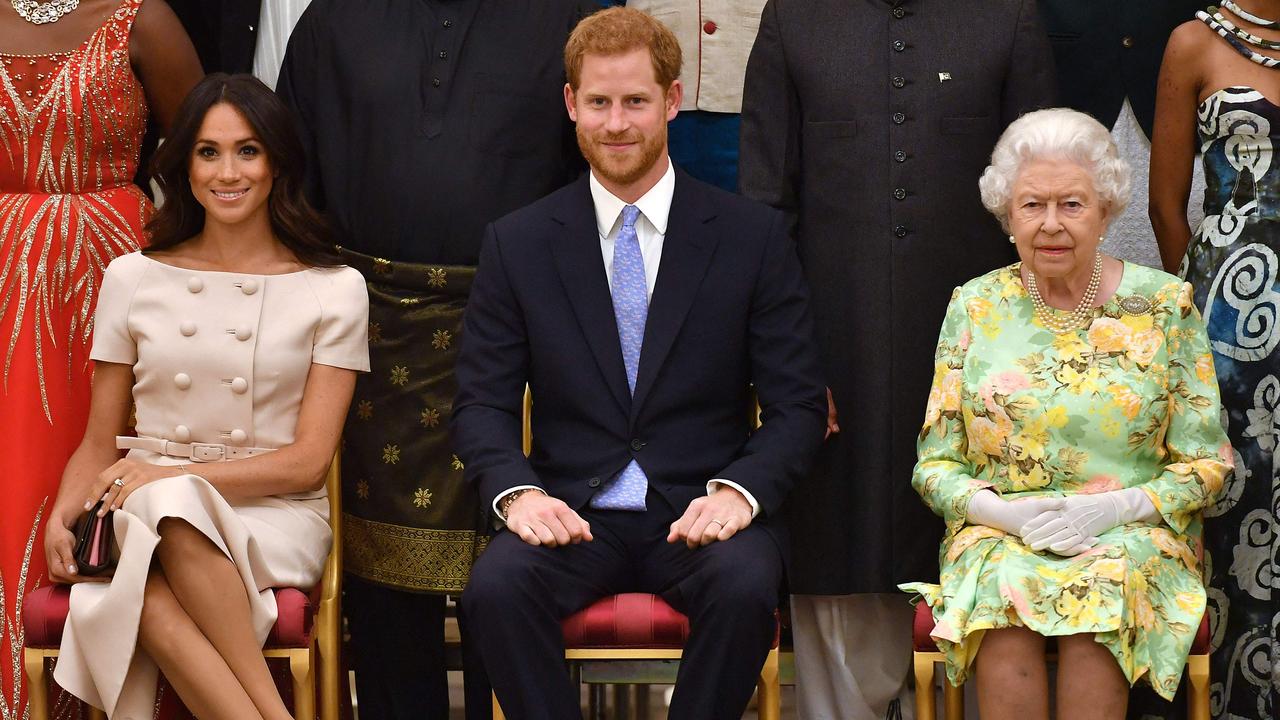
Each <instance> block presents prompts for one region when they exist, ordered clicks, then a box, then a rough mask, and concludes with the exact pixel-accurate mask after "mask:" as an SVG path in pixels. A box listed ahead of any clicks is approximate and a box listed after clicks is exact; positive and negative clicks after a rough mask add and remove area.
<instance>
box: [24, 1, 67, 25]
mask: <svg viewBox="0 0 1280 720" xmlns="http://www.w3.org/2000/svg"><path fill="white" fill-rule="evenodd" d="M10 4H11V5H13V11H14V12H16V13H18V16H19V17H21V18H22V19H23V20H26V21H27V22H29V23H31V24H33V25H43V24H45V23H52V22H58V21H59V20H61V19H62V16H63V15H66V14H67V13H69V12H71V11H72V10H75V9H76V6H77V5H79V4H80V0H52V2H44V3H42V2H37V0H10Z"/></svg>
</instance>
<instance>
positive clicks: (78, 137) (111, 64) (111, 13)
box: [0, 0, 200, 718]
mask: <svg viewBox="0 0 1280 720" xmlns="http://www.w3.org/2000/svg"><path fill="white" fill-rule="evenodd" d="M72 7H73V8H74V9H72V10H70V11H69V12H67V11H66V7H65V6H62V7H54V6H53V4H52V3H46V2H39V3H33V2H29V1H24V0H14V1H13V2H4V3H0V358H2V360H3V362H2V363H0V380H2V381H3V382H2V383H0V427H2V428H4V435H5V442H6V449H5V452H4V453H0V498H3V500H0V717H4V718H22V717H24V714H25V713H26V696H25V692H24V690H23V680H22V673H21V657H20V655H21V651H20V648H21V647H22V640H23V636H22V620H21V603H22V598H23V596H24V595H25V594H26V593H28V592H30V591H31V590H32V589H34V588H35V587H36V586H38V585H41V584H44V583H46V582H48V577H47V575H46V571H45V560H44V555H43V554H42V553H41V552H40V551H39V544H38V542H37V539H36V538H37V534H38V532H39V529H40V526H41V523H42V522H43V521H44V519H45V518H46V517H47V515H48V512H49V505H50V504H51V502H52V496H53V494H54V492H55V491H56V490H57V486H58V477H59V475H60V474H61V472H62V467H63V466H64V465H65V464H66V461H67V458H68V456H70V455H71V451H72V450H73V449H74V448H75V444H76V442H77V441H78V440H79V438H80V435H81V434H82V432H83V430H84V426H85V418H86V415H87V413H88V408H89V377H90V365H89V338H90V333H91V331H92V327H93V309H94V305H95V303H96V302H97V299H98V290H99V287H100V283H101V279H102V273H103V269H104V268H105V267H106V266H107V263H109V262H111V259H112V258H114V257H116V256H117V255H121V254H123V253H127V252H130V251H132V250H136V249H137V248H138V246H139V245H140V244H141V243H142V226H143V224H144V222H145V221H146V219H147V217H148V216H149V214H150V212H151V204H150V202H149V201H148V200H147V198H146V197H145V196H144V195H143V194H142V192H141V191H140V190H139V189H138V188H137V187H135V186H134V185H133V184H132V183H133V176H134V171H135V169H136V165H137V158H138V145H139V143H140V142H141V140H142V134H143V130H144V128H145V125H146V120H147V113H148V108H150V110H151V111H152V112H154V113H155V115H156V117H157V119H158V120H159V122H160V124H161V125H166V124H167V123H168V121H169V119H170V117H171V116H172V115H173V113H174V111H175V110H176V109H177V106H178V104H179V103H180V102H181V101H182V98H183V96H184V95H186V93H187V91H188V90H189V89H190V88H191V87H192V86H193V85H194V84H195V83H196V81H197V80H199V78H200V65H199V61H198V60H197V59H196V56H195V51H194V50H193V49H192V48H191V44H190V42H189V41H188V40H187V39H186V35H185V34H184V33H183V31H182V26H181V25H180V24H179V23H178V21H177V19H176V18H175V17H174V16H173V14H172V12H170V10H169V8H168V6H167V5H165V4H164V3H163V2H159V1H158V0H147V1H146V2H144V1H143V0H81V1H80V3H79V6H78V7H76V6H74V5H73V6H72ZM64 12H65V14H62V13H64ZM54 710H55V715H57V716H59V717H61V716H66V715H69V714H70V713H72V712H73V710H72V708H71V706H70V705H68V704H67V703H66V702H65V701H61V702H58V703H56V704H55V708H54Z"/></svg>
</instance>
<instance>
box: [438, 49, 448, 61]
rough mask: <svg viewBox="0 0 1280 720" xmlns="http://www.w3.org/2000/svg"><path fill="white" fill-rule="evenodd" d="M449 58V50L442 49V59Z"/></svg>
mask: <svg viewBox="0 0 1280 720" xmlns="http://www.w3.org/2000/svg"><path fill="white" fill-rule="evenodd" d="M448 58H449V53H448V52H447V51H445V50H441V51H440V59H441V60H447V59H448Z"/></svg>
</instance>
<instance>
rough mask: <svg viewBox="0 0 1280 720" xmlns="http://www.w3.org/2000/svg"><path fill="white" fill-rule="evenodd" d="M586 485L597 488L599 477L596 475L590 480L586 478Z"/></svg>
mask: <svg viewBox="0 0 1280 720" xmlns="http://www.w3.org/2000/svg"><path fill="white" fill-rule="evenodd" d="M587 487H589V488H598V487H600V478H598V477H594V478H591V479H590V480H588V481H587Z"/></svg>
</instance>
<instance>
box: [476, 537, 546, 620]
mask: <svg viewBox="0 0 1280 720" xmlns="http://www.w3.org/2000/svg"><path fill="white" fill-rule="evenodd" d="M503 537H504V536H499V537H498V538H495V541H494V542H493V543H492V544H490V546H489V549H488V550H486V551H485V553H484V554H483V555H481V556H480V559H479V560H477V561H476V563H475V565H474V566H473V567H472V568H471V577H470V579H469V580H468V581H467V587H466V589H465V590H463V592H462V599H461V600H460V605H459V607H460V609H461V611H462V612H463V614H465V615H466V616H467V617H469V618H477V617H483V616H485V615H487V614H491V613H503V612H504V611H505V610H506V609H507V608H508V607H510V606H511V605H512V604H513V603H517V602H519V597H520V596H522V595H524V594H526V593H527V592H528V590H529V587H530V585H531V583H534V582H535V570H534V564H533V563H531V562H529V561H528V558H527V557H525V555H527V551H526V549H525V547H522V546H523V545H524V543H523V542H522V541H520V540H519V538H514V536H512V537H513V538H514V539H515V540H516V543H510V542H500V540H502V539H503Z"/></svg>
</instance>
